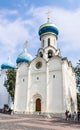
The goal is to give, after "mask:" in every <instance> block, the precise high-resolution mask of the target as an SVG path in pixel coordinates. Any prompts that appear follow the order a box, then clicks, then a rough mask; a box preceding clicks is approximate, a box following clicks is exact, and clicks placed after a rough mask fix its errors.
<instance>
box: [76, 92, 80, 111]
mask: <svg viewBox="0 0 80 130" xmlns="http://www.w3.org/2000/svg"><path fill="white" fill-rule="evenodd" d="M77 107H78V110H80V94H79V93H77Z"/></svg>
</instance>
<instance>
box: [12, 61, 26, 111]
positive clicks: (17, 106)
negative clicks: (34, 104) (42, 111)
mask: <svg viewBox="0 0 80 130" xmlns="http://www.w3.org/2000/svg"><path fill="white" fill-rule="evenodd" d="M27 88H28V67H27V64H25V63H23V64H21V65H20V66H19V68H18V70H17V76H16V87H15V100H14V111H18V112H19V111H20V112H25V111H26V107H27V91H28V90H27Z"/></svg>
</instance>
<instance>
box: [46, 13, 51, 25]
mask: <svg viewBox="0 0 80 130" xmlns="http://www.w3.org/2000/svg"><path fill="white" fill-rule="evenodd" d="M46 14H47V19H48V22H49V21H50V15H51V11H48V12H47V13H46Z"/></svg>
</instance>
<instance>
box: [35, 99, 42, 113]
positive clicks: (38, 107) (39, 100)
mask: <svg viewBox="0 0 80 130" xmlns="http://www.w3.org/2000/svg"><path fill="white" fill-rule="evenodd" d="M36 111H41V99H40V98H37V99H36Z"/></svg>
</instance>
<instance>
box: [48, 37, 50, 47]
mask: <svg viewBox="0 0 80 130" xmlns="http://www.w3.org/2000/svg"><path fill="white" fill-rule="evenodd" d="M48 46H50V38H48Z"/></svg>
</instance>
